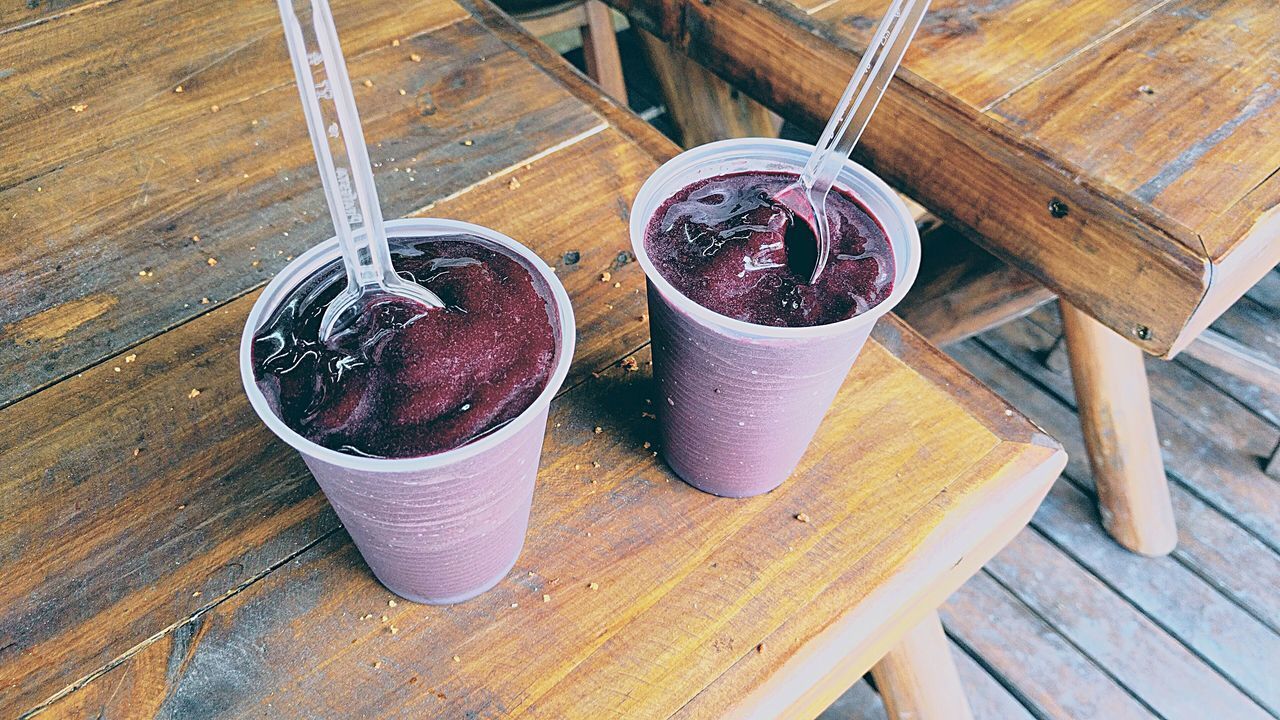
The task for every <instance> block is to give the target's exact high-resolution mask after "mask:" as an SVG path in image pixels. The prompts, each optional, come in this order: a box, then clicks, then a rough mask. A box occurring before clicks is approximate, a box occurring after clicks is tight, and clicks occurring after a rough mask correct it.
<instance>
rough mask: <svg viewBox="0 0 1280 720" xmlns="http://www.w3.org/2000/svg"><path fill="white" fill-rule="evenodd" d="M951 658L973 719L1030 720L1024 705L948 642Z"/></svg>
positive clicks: (969, 656)
mask: <svg viewBox="0 0 1280 720" xmlns="http://www.w3.org/2000/svg"><path fill="white" fill-rule="evenodd" d="M951 658H952V659H953V660H955V663H956V670H958V671H959V672H960V680H961V681H962V682H964V689H965V694H966V695H968V697H969V705H970V707H971V708H972V709H973V717H974V718H975V719H976V720H1033V718H1034V717H1035V716H1033V715H1032V714H1031V712H1030V711H1029V710H1027V708H1026V706H1025V705H1023V704H1022V703H1021V702H1019V701H1018V699H1017V698H1015V697H1014V696H1013V695H1011V694H1010V693H1009V691H1008V690H1007V689H1005V687H1004V686H1003V685H1001V684H1000V683H999V681H997V680H996V679H995V678H994V677H992V675H991V673H989V672H987V670H986V668H983V667H982V666H981V665H979V664H978V663H977V661H976V660H974V659H973V656H971V655H969V653H967V652H965V650H964V648H962V647H960V646H959V645H957V644H956V643H955V641H952V643H951Z"/></svg>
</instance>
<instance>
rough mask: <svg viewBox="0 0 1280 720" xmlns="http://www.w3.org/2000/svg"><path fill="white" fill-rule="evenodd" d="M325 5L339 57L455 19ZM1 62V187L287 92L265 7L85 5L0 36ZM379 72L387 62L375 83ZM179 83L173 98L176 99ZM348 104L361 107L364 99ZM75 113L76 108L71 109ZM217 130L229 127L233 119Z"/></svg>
mask: <svg viewBox="0 0 1280 720" xmlns="http://www.w3.org/2000/svg"><path fill="white" fill-rule="evenodd" d="M334 5H335V7H334V20H335V22H336V24H337V26H338V28H339V29H340V30H341V31H342V39H343V49H344V51H345V54H346V56H347V58H348V60H350V59H352V58H354V57H357V56H360V55H363V54H365V53H367V52H369V51H371V50H374V49H377V48H389V47H390V43H391V41H392V40H393V39H396V38H405V37H407V36H409V35H414V34H420V33H424V32H427V31H430V30H433V29H435V28H439V27H443V26H445V25H448V24H450V23H453V22H457V21H459V20H461V19H463V18H465V17H466V13H465V12H463V11H462V8H460V7H459V6H458V5H457V4H456V3H453V2H450V0H430V1H429V2H421V3H415V2H409V1H408V0H394V1H393V2H388V3H381V4H379V6H378V7H375V8H365V7H363V6H361V4H360V3H356V2H349V1H348V2H336V3H334ZM407 52H408V51H407V50H398V51H397V52H396V59H398V60H403V61H404V62H406V63H407V62H408V58H407ZM0 58H2V59H0V67H4V68H6V69H7V70H10V71H11V72H9V73H8V74H6V75H4V76H3V77H2V78H0V93H3V94H4V96H5V98H6V107H5V109H4V112H3V113H2V114H0V138H3V140H2V141H0V142H3V145H0V147H3V149H4V152H3V153H2V154H0V188H8V187H11V186H13V185H14V184H15V183H17V182H22V181H24V180H26V179H27V178H31V177H33V176H37V177H38V176H42V175H45V174H47V173H48V172H50V171H51V170H53V169H56V168H61V167H65V166H68V165H71V164H73V163H75V162H76V161H78V160H83V159H85V158H87V157H92V156H94V155H98V154H101V153H102V152H103V151H104V150H106V149H107V148H110V147H113V146H118V145H120V144H121V143H122V142H124V141H125V140H126V139H130V138H132V139H137V138H140V137H145V136H147V135H151V134H154V133H155V131H156V130H157V129H160V128H165V129H167V131H168V132H171V133H178V132H180V130H179V128H175V127H173V126H174V125H175V124H177V123H182V122H184V121H185V122H189V121H190V120H191V118H193V117H195V116H198V115H200V114H206V113H210V112H211V108H212V106H213V105H215V104H217V105H219V106H221V107H228V106H231V105H233V104H235V103H237V102H243V101H245V100H246V99H249V98H251V97H253V96H254V95H258V94H261V93H262V92H264V91H267V90H270V89H273V88H282V89H286V90H287V91H288V92H291V93H293V94H294V95H296V94H297V91H296V90H294V89H293V88H292V85H293V78H292V74H291V72H290V68H289V65H288V56H287V52H286V51H285V48H284V39H283V36H282V33H281V30H280V16H279V12H278V11H277V10H276V8H275V7H274V6H273V5H271V4H270V3H255V4H253V5H242V4H239V3H236V2H235V1H234V0H213V1H212V2H204V3H192V4H183V3H174V2H172V1H171V0H117V1H116V2H111V3H106V4H94V5H91V6H89V7H88V8H87V9H85V10H83V11H81V12H78V13H76V14H75V15H73V16H71V17H68V18H65V19H63V20H59V21H55V22H49V23H44V24H39V25H35V26H32V27H27V28H24V29H21V30H18V31H14V32H10V33H6V35H5V42H4V45H3V51H0ZM389 70H390V67H389V63H386V64H384V65H383V66H382V67H381V68H379V74H382V73H386V72H387V71H389ZM370 71H371V68H368V67H366V68H364V69H363V70H356V69H354V68H353V69H352V77H354V78H356V79H357V82H358V81H359V79H361V78H363V77H366V76H367V75H366V74H365V73H369V72H370ZM419 73H420V74H419V75H418V77H419V78H420V79H422V80H425V79H427V78H430V77H431V76H430V75H428V74H427V73H426V71H425V70H424V69H422V68H420V69H419ZM375 79H377V78H375ZM179 85H181V86H182V88H183V91H182V92H181V93H177V92H175V90H176V89H177V87H178V86H179ZM369 94H370V93H364V95H365V96H366V97H367V96H368V95H369ZM357 97H358V99H359V100H360V101H361V104H362V105H363V104H364V103H365V102H367V100H366V99H365V97H359V94H358V96H357ZM296 104H297V103H296V99H295V102H294V103H293V105H288V106H283V105H282V107H285V108H287V109H288V110H289V111H290V115H289V117H292V115H293V114H294V113H296V114H297V115H298V116H299V117H301V112H300V110H299V109H297V108H295V107H294V105H296ZM77 105H84V109H83V110H81V111H79V112H77V111H75V110H74V109H73V108H74V106H77ZM222 121H223V122H222V124H224V125H233V124H236V123H235V120H234V119H233V118H223V119H222ZM289 122H290V125H292V122H293V121H292V120H290V121H289ZM295 134H297V133H295ZM303 135H304V136H305V133H303ZM304 139H305V138H304ZM193 147H195V148H198V147H200V146H199V144H198V143H197V144H193ZM140 159H142V160H149V159H151V156H150V155H142V156H140ZM221 159H223V158H219V157H217V156H209V155H208V154H205V155H204V156H202V157H201V158H200V160H201V161H202V162H201V163H200V164H201V165H202V166H208V165H217V164H218V161H219V160H221ZM131 164H132V163H128V164H126V165H124V166H123V167H128V165H131ZM156 184H157V185H158V184H159V183H156ZM185 184H186V183H184V185H185Z"/></svg>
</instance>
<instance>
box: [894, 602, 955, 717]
mask: <svg viewBox="0 0 1280 720" xmlns="http://www.w3.org/2000/svg"><path fill="white" fill-rule="evenodd" d="M950 655H951V653H950V650H949V648H948V645H947V636H946V635H944V634H943V632H942V623H941V622H940V621H939V620H938V614H937V613H929V615H928V616H926V617H925V619H924V620H922V621H921V622H920V623H919V624H918V625H916V626H915V627H913V628H911V629H910V630H908V631H907V634H906V635H905V636H904V637H903V638H902V640H901V641H899V642H898V644H897V645H895V646H894V647H893V649H892V650H890V651H889V652H888V653H887V654H886V655H885V656H884V657H883V658H881V659H880V662H878V663H876V665H875V667H874V668H872V669H871V674H872V676H873V677H875V679H876V688H878V689H879V691H880V696H881V697H882V698H883V699H884V705H885V708H886V709H887V710H888V715H889V717H890V718H896V719H897V720H915V719H916V718H918V719H919V720H973V712H972V711H971V710H970V709H969V701H968V700H967V699H965V693H964V688H963V687H962V686H961V684H960V676H959V674H958V673H957V672H956V667H955V664H954V663H953V662H951V657H950Z"/></svg>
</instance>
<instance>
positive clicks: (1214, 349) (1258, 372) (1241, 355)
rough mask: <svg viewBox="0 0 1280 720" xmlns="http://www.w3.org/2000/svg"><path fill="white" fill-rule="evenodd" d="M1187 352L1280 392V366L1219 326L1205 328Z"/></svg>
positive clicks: (1241, 377)
mask: <svg viewBox="0 0 1280 720" xmlns="http://www.w3.org/2000/svg"><path fill="white" fill-rule="evenodd" d="M1184 352H1186V354H1187V355H1188V356H1189V357H1191V358H1194V359H1196V360H1199V361H1200V362H1203V363H1206V364H1209V365H1212V366H1214V367H1216V368H1218V369H1219V370H1221V371H1223V372H1225V373H1227V374H1228V375H1234V376H1235V377H1238V378H1240V379H1241V380H1243V381H1244V382H1245V383H1247V384H1249V385H1253V386H1255V387H1257V388H1259V389H1261V390H1262V391H1263V392H1266V393H1270V394H1272V395H1280V366H1277V365H1275V364H1273V363H1272V362H1271V360H1270V359H1269V358H1268V357H1266V356H1265V355H1263V354H1262V353H1260V352H1257V351H1255V350H1253V349H1251V348H1249V347H1247V346H1245V345H1243V344H1241V343H1238V342H1236V341H1235V340H1233V339H1231V337H1230V336H1227V335H1223V334H1222V333H1220V332H1217V331H1215V330H1205V331H1203V332H1201V333H1200V336H1199V337H1197V338H1196V339H1195V342H1193V343H1191V344H1190V345H1188V346H1187V349H1186V350H1185V351H1184Z"/></svg>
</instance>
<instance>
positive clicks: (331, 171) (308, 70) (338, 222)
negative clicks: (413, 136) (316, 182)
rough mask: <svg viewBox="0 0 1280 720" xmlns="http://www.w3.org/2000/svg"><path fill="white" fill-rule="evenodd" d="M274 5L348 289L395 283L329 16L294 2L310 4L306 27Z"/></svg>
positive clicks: (325, 7) (321, 7) (288, 9)
mask: <svg viewBox="0 0 1280 720" xmlns="http://www.w3.org/2000/svg"><path fill="white" fill-rule="evenodd" d="M277 2H278V4H279V6H280V18H281V20H283V22H284V36H285V40H286V42H287V43H288V45H289V56H290V58H292V60H293V73H294V77H295V79H296V80H297V82H298V93H299V94H300V95H301V96H302V108H303V111H304V114H305V115H306V116H307V130H308V131H309V132H310V134H311V144H312V146H313V147H314V149H315V152H316V164H317V165H318V166H319V168H320V180H321V182H322V184H323V185H324V193H325V196H326V198H327V200H328V201H329V214H330V215H331V216H332V217H333V227H334V229H335V230H336V231H337V236H338V244H339V245H340V246H341V248H342V255H343V258H344V259H345V260H346V262H345V263H343V264H344V265H345V266H346V270H347V286H348V287H349V288H352V289H355V288H366V287H371V286H374V287H384V288H385V287H386V286H387V285H388V284H390V283H394V282H395V281H396V279H397V277H396V275H395V269H394V268H393V267H392V265H391V252H390V250H389V249H388V248H387V236H386V230H385V229H384V228H383V224H382V209H381V207H380V206H379V205H378V191H377V188H375V187H374V184H373V169H372V168H371V167H370V165H369V150H368V148H366V147H365V144H364V133H363V132H362V130H361V129H360V117H359V115H358V114H357V113H356V104H355V98H354V97H353V96H352V92H351V79H350V78H349V77H348V75H347V64H346V61H344V60H343V58H342V48H341V47H340V46H339V45H338V31H337V29H336V28H335V27H334V24H333V13H332V12H330V10H329V3H328V2H327V0H309V2H308V0H301V2H300V4H302V5H309V12H306V11H305V10H304V17H306V16H308V15H309V16H310V17H309V18H308V19H309V21H310V22H306V23H304V22H302V21H301V20H299V18H298V13H297V12H296V8H295V0H277ZM361 228H363V229H364V231H365V232H364V233H363V234H361V233H360V232H359V230H360V229H361Z"/></svg>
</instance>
